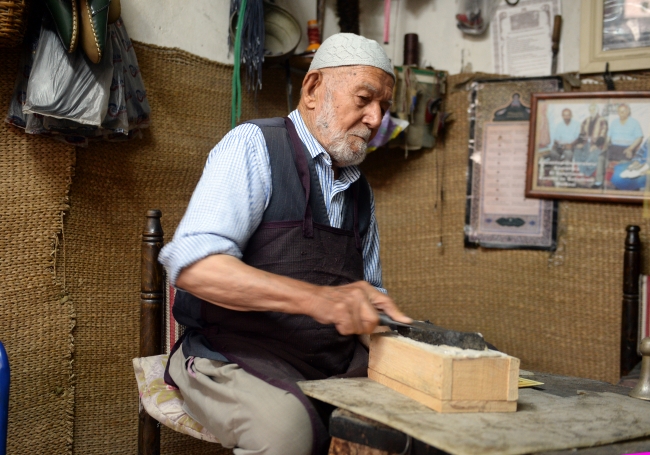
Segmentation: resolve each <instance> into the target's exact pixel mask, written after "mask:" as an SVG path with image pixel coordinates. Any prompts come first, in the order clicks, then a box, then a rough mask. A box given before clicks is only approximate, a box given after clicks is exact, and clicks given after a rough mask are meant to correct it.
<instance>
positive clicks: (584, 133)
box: [573, 103, 608, 182]
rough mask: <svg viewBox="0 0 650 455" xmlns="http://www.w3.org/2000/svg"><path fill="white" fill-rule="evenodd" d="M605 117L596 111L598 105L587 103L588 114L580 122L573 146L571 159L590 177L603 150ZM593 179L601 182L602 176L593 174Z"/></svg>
mask: <svg viewBox="0 0 650 455" xmlns="http://www.w3.org/2000/svg"><path fill="white" fill-rule="evenodd" d="M607 129H608V125H607V119H606V118H604V117H602V116H601V115H600V113H599V112H598V105H597V104H596V103H591V104H590V105H589V116H588V117H587V118H586V119H584V120H583V121H582V123H581V124H580V137H579V139H578V143H577V145H576V147H575V153H574V155H573V159H574V161H575V162H576V163H578V164H579V169H580V172H581V173H582V174H583V175H584V176H586V177H591V176H592V175H594V171H595V170H596V168H597V166H598V160H599V159H600V158H601V155H602V154H603V153H604V150H605V148H604V147H605V141H606V140H607ZM595 181H600V182H602V176H598V175H596V176H595Z"/></svg>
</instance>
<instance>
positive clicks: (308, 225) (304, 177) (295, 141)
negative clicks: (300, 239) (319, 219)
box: [284, 117, 314, 238]
mask: <svg viewBox="0 0 650 455" xmlns="http://www.w3.org/2000/svg"><path fill="white" fill-rule="evenodd" d="M284 124H285V126H286V128H287V132H288V133H289V138H290V139H291V145H292V147H293V154H294V162H295V163H296V169H297V170H298V176H299V177H300V183H302V187H303V189H304V190H305V202H306V204H305V216H304V218H303V224H302V233H303V235H304V236H305V237H307V238H313V237H314V220H313V218H312V214H311V205H310V204H309V195H310V190H311V186H310V183H311V181H310V176H309V166H308V165H307V158H306V157H305V153H304V151H303V146H302V141H301V140H300V138H299V137H298V132H297V131H296V127H295V126H294V124H293V122H292V121H291V119H290V118H289V117H285V118H284Z"/></svg>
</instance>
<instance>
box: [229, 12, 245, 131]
mask: <svg viewBox="0 0 650 455" xmlns="http://www.w3.org/2000/svg"><path fill="white" fill-rule="evenodd" d="M245 13H246V0H242V1H241V5H240V7H239V15H238V16H237V30H236V32H235V50H234V55H233V57H234V59H235V68H234V70H233V73H232V103H231V109H230V127H231V128H234V127H235V126H237V121H238V120H239V119H240V118H241V95H242V94H241V73H240V67H241V35H242V29H243V28H244V15H245Z"/></svg>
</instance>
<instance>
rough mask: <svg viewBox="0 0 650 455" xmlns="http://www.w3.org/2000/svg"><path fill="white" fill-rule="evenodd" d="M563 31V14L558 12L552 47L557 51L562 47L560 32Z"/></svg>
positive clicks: (554, 21) (554, 23)
mask: <svg viewBox="0 0 650 455" xmlns="http://www.w3.org/2000/svg"><path fill="white" fill-rule="evenodd" d="M561 33H562V16H560V15H559V14H557V15H556V16H555V18H554V20H553V37H552V38H551V40H552V42H553V44H552V47H551V49H552V50H553V53H556V52H557V51H558V50H559V49H560V34H561Z"/></svg>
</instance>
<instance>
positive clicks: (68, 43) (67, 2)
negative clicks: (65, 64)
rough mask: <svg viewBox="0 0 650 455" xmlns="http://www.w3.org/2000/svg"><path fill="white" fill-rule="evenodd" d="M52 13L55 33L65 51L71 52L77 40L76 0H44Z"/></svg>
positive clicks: (77, 15)
mask: <svg viewBox="0 0 650 455" xmlns="http://www.w3.org/2000/svg"><path fill="white" fill-rule="evenodd" d="M45 5H46V6H47V9H48V10H49V11H50V14H51V15H52V19H53V20H54V26H55V28H56V33H57V34H58V35H59V38H60V39H61V42H62V43H63V47H64V48H65V50H66V52H68V53H73V52H74V51H75V50H76V49H77V43H78V42H79V11H78V8H77V0H45Z"/></svg>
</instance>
